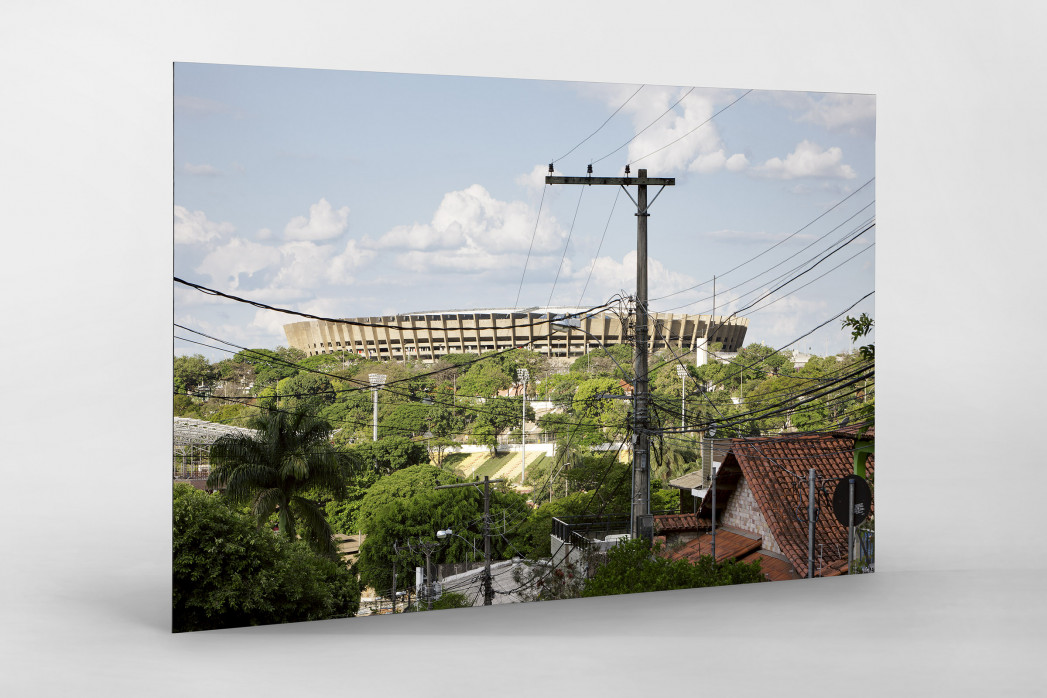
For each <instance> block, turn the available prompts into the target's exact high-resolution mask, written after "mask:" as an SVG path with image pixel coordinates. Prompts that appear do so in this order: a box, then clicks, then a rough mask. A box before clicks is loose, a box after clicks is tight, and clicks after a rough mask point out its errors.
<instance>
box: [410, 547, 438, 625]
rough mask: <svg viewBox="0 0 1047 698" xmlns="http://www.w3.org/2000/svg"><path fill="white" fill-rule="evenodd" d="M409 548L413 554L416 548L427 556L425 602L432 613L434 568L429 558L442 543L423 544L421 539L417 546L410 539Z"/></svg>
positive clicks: (419, 592) (419, 591)
mask: <svg viewBox="0 0 1047 698" xmlns="http://www.w3.org/2000/svg"><path fill="white" fill-rule="evenodd" d="M407 547H408V548H409V549H410V550H411V552H415V548H416V547H417V548H418V551H419V552H421V553H422V555H425V601H426V608H427V609H428V610H430V611H431V610H433V576H432V574H433V573H432V566H431V565H430V564H429V558H430V556H431V555H432V554H433V553H434V552H436V549H437V548H439V547H440V543H439V542H438V541H437V542H434V541H431V540H427V541H425V542H424V543H423V542H422V539H421V538H419V539H418V543H417V544H412V543H411V540H410V539H408V540H407ZM418 595H419V597H421V589H419V590H418Z"/></svg>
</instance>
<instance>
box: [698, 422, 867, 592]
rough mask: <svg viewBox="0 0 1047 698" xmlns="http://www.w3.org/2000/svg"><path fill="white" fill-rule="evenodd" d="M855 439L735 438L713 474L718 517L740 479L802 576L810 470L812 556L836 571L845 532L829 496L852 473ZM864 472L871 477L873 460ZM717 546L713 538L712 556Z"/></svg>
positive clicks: (707, 509)
mask: <svg viewBox="0 0 1047 698" xmlns="http://www.w3.org/2000/svg"><path fill="white" fill-rule="evenodd" d="M854 440H855V436H854V434H853V433H847V432H837V433H835V434H814V435H800V436H776V437H767V438H753V439H734V440H733V442H732V445H731V451H730V453H728V455H727V457H726V458H725V459H724V462H723V465H722V466H721V467H720V472H719V473H718V475H717V485H718V486H717V507H716V508H717V516H718V517H719V515H720V513H721V512H722V511H723V509H724V507H725V506H726V503H727V499H728V497H729V495H730V494H731V491H733V489H734V487H735V486H736V485H737V483H738V481H739V479H740V478H741V477H744V478H745V480H746V481H747V482H748V484H749V487H750V489H751V490H752V492H753V496H754V497H755V499H756V503H757V505H758V506H759V507H760V511H761V512H762V513H763V516H764V518H765V519H766V520H767V525H768V527H769V528H770V529H771V534H772V535H773V536H774V540H775V541H776V542H777V543H778V546H779V547H780V548H781V550H782V552H783V553H784V555H785V557H786V558H788V560H789V562H791V563H792V565H793V567H794V568H795V570H796V572H797V574H799V575H800V576H801V577H806V576H807V506H808V501H807V499H808V495H807V493H808V485H807V472H808V469H810V468H814V469H815V470H816V475H817V478H818V480H817V483H816V488H817V489H816V493H817V496H816V500H815V504H816V506H818V507H819V508H820V514H819V517H818V520H817V522H816V524H815V546H816V548H815V555H816V556H818V555H821V556H822V559H821V561H820V562H819V563H816V564H819V566H820V567H821V568H822V574H823V575H824V576H829V575H831V574H833V570H835V567H834V566H831V565H830V564H829V563H832V562H835V561H839V560H840V559H841V558H842V559H843V560H844V561H846V558H847V528H846V527H845V526H842V525H841V524H840V523H839V522H838V521H837V520H836V517H835V516H834V515H833V512H832V495H833V491H834V489H835V487H836V482H837V481H838V480H839V479H840V478H843V477H844V476H846V475H849V474H851V472H852V471H853V466H854V453H853V448H854ZM866 468H867V469H868V474H869V475H871V474H872V472H873V458H872V457H870V458H869V461H868V462H867V464H866ZM700 516H702V517H703V518H706V517H711V516H712V510H711V498H710V497H706V498H705V501H704V502H703V504H702V510H701V512H700ZM719 547H720V546H719V540H718V541H717V557H719ZM844 566H846V564H844ZM837 573H838V572H837Z"/></svg>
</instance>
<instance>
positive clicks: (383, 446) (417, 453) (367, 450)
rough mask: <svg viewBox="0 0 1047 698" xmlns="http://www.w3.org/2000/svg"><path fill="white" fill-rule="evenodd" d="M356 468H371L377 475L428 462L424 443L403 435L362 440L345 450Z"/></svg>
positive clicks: (362, 469)
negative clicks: (375, 439)
mask: <svg viewBox="0 0 1047 698" xmlns="http://www.w3.org/2000/svg"><path fill="white" fill-rule="evenodd" d="M346 453H347V454H348V455H349V456H350V457H351V458H352V459H353V461H354V463H355V464H356V467H357V469H359V470H361V471H364V470H373V471H374V472H375V473H377V474H379V475H388V474H389V473H391V472H394V471H396V470H400V469H401V468H407V467H410V466H412V465H418V464H424V463H428V462H429V456H428V454H427V453H426V450H425V443H423V442H417V441H412V440H411V439H408V438H405V437H403V436H389V437H386V438H384V439H380V440H378V441H362V442H360V443H359V444H356V445H354V446H352V447H350V448H349V449H347V450H346Z"/></svg>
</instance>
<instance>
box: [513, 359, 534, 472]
mask: <svg viewBox="0 0 1047 698" xmlns="http://www.w3.org/2000/svg"><path fill="white" fill-rule="evenodd" d="M530 377H531V372H530V371H528V370H527V369H526V368H518V369H516V379H517V380H518V381H520V382H521V383H523V393H522V395H523V411H522V412H521V413H520V484H521V485H523V484H524V477H525V476H526V475H527V435H526V432H525V431H524V429H525V427H526V423H527V379H528V378H530Z"/></svg>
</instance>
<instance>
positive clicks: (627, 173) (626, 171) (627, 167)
mask: <svg viewBox="0 0 1047 698" xmlns="http://www.w3.org/2000/svg"><path fill="white" fill-rule="evenodd" d="M625 176H626V177H628V176H629V166H628V165H626V166H625Z"/></svg>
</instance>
